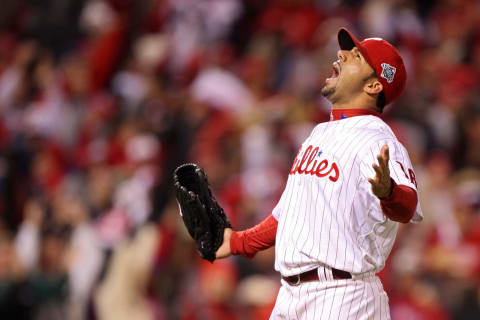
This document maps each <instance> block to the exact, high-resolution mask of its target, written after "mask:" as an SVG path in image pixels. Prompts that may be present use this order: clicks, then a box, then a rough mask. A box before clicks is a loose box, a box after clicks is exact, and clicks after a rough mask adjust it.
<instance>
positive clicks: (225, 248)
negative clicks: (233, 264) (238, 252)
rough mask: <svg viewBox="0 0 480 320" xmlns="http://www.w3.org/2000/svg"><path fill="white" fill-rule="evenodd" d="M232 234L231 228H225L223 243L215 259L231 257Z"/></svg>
mask: <svg viewBox="0 0 480 320" xmlns="http://www.w3.org/2000/svg"><path fill="white" fill-rule="evenodd" d="M232 233H233V230H232V229H231V228H225V230H224V231H223V243H222V245H221V246H220V248H218V250H217V252H216V254H215V256H216V258H217V259H222V258H227V257H229V256H231V255H232V251H230V238H231V237H232Z"/></svg>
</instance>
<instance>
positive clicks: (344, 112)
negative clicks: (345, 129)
mask: <svg viewBox="0 0 480 320" xmlns="http://www.w3.org/2000/svg"><path fill="white" fill-rule="evenodd" d="M355 116H377V117H380V113H378V112H376V111H373V110H367V109H332V112H331V113H330V121H333V120H342V119H345V118H350V117H355Z"/></svg>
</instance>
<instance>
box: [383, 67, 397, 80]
mask: <svg viewBox="0 0 480 320" xmlns="http://www.w3.org/2000/svg"><path fill="white" fill-rule="evenodd" d="M381 66H382V74H381V75H380V76H381V77H382V78H385V79H387V82H388V83H392V82H393V77H395V71H397V69H396V68H395V67H392V66H391V65H389V64H388V63H382V64H381Z"/></svg>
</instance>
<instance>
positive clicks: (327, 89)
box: [321, 84, 335, 98]
mask: <svg viewBox="0 0 480 320" xmlns="http://www.w3.org/2000/svg"><path fill="white" fill-rule="evenodd" d="M321 93H322V96H324V97H325V98H328V97H330V96H332V95H333V94H334V93H335V86H331V85H328V84H326V85H325V86H324V87H323V88H322V91H321Z"/></svg>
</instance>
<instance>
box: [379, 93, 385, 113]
mask: <svg viewBox="0 0 480 320" xmlns="http://www.w3.org/2000/svg"><path fill="white" fill-rule="evenodd" d="M385 104H386V101H385V92H383V90H382V91H380V93H379V94H378V96H377V108H378V109H379V110H380V112H383V109H384V108H385Z"/></svg>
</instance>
